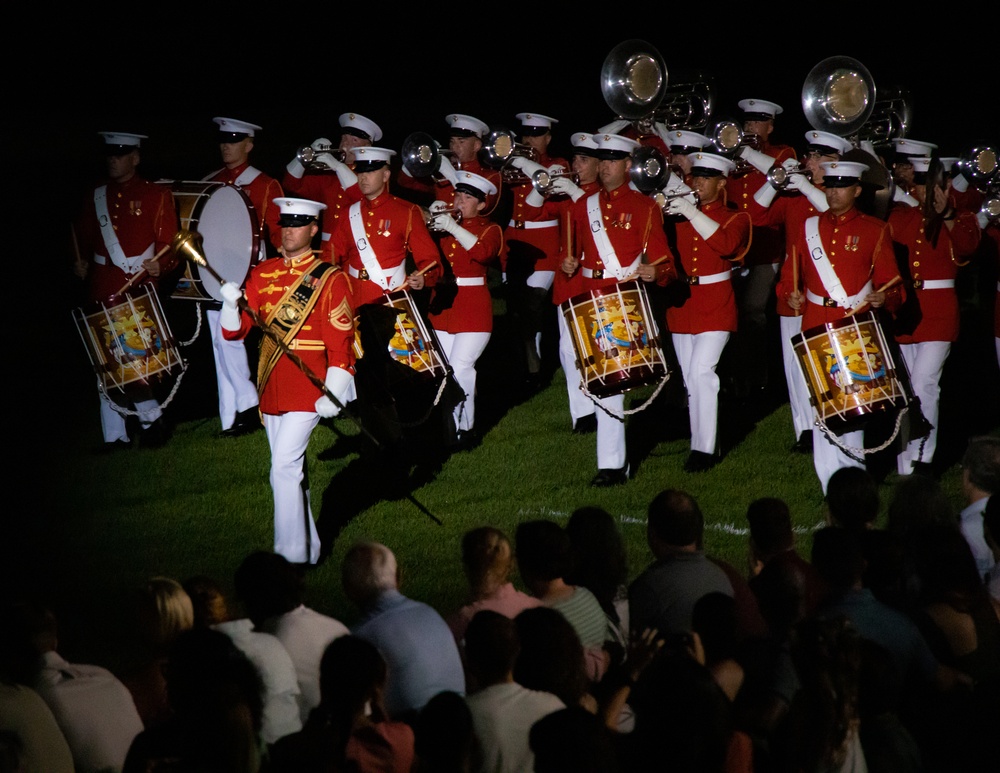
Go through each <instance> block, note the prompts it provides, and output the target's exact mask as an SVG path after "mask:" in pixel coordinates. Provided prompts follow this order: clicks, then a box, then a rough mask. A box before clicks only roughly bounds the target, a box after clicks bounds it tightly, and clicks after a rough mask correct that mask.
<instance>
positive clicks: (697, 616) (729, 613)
mask: <svg viewBox="0 0 1000 773" xmlns="http://www.w3.org/2000/svg"><path fill="white" fill-rule="evenodd" d="M691 629H692V630H693V631H694V632H695V633H697V634H698V636H699V638H700V639H701V643H702V646H703V647H704V648H705V658H706V660H707V661H708V662H709V663H714V662H718V661H720V660H724V659H726V658H732V657H735V656H736V642H737V636H736V602H735V601H734V600H733V597H732V596H729V595H727V594H725V593H720V592H718V591H715V592H713V593H706V594H705V595H704V596H702V597H701V598H700V599H698V600H697V601H696V602H695V604H694V607H693V608H692V610H691Z"/></svg>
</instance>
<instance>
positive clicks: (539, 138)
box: [517, 113, 559, 158]
mask: <svg viewBox="0 0 1000 773" xmlns="http://www.w3.org/2000/svg"><path fill="white" fill-rule="evenodd" d="M517 119H518V120H519V121H520V122H521V127H520V131H519V133H520V135H521V142H523V143H524V144H525V145H527V146H528V147H529V148H531V149H532V150H534V151H535V152H536V153H538V157H539V158H544V157H545V156H546V155H547V154H548V152H549V144H550V143H551V142H552V125H553V124H556V123H559V121H558V120H556V119H555V118H550V117H549V116H547V115H541V114H539V113H518V114H517Z"/></svg>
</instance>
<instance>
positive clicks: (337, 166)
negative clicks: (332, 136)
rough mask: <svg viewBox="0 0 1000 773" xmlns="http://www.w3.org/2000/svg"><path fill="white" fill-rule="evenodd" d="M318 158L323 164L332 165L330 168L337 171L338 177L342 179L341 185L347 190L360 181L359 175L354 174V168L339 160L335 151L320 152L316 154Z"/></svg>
mask: <svg viewBox="0 0 1000 773" xmlns="http://www.w3.org/2000/svg"><path fill="white" fill-rule="evenodd" d="M316 160H317V161H319V162H320V163H321V164H326V165H327V166H328V167H330V169H332V170H333V171H334V172H336V173H337V179H338V180H340V186H341V187H342V188H344V189H345V190H346V189H347V188H350V187H351V186H352V185H354V184H355V183H356V182H357V181H358V176H357V175H356V174H354V170H353V169H351V167H349V166H348V165H347V164H345V163H344V162H343V161H339V160H338V159H337V157H336V156H334V155H333V153H320V154H319V155H318V156H316Z"/></svg>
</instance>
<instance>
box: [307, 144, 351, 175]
mask: <svg viewBox="0 0 1000 773" xmlns="http://www.w3.org/2000/svg"><path fill="white" fill-rule="evenodd" d="M323 153H329V154H330V155H331V156H333V157H334V158H335V159H337V160H338V161H340V162H341V163H346V161H347V151H346V150H342V149H341V148H335V147H333V146H332V145H320V146H319V147H318V148H314V147H313V146H312V145H306V146H305V147H304V148H299V152H298V153H296V154H295V157H296V158H297V159H298V160H299V161H301V162H302V166H304V167H306V168H307V169H329V168H330V167H329V166H327V165H326V164H324V163H323V162H322V161H320V160H319V159H318V157H319V156H320V155H322V154H323Z"/></svg>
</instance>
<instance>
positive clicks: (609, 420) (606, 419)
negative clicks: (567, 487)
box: [587, 394, 628, 470]
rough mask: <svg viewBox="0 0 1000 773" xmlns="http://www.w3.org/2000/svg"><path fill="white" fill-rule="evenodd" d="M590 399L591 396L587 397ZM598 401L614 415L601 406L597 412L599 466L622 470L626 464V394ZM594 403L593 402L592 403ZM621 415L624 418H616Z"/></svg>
mask: <svg viewBox="0 0 1000 773" xmlns="http://www.w3.org/2000/svg"><path fill="white" fill-rule="evenodd" d="M587 399H588V401H589V399H590V398H587ZM598 402H599V403H600V404H601V405H602V406H603V407H604V408H607V409H608V411H611V413H612V414H614V416H609V415H608V414H607V413H606V412H605V411H602V410H601V409H600V408H597V409H596V413H597V468H598V469H599V470H620V469H621V468H622V467H624V466H625V462H626V460H627V458H628V457H627V455H626V453H625V421H624V415H625V395H623V394H621V395H613V396H611V397H601V398H598ZM591 404H593V403H591ZM618 416H621V417H623V418H621V419H619V418H615V417H618Z"/></svg>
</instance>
